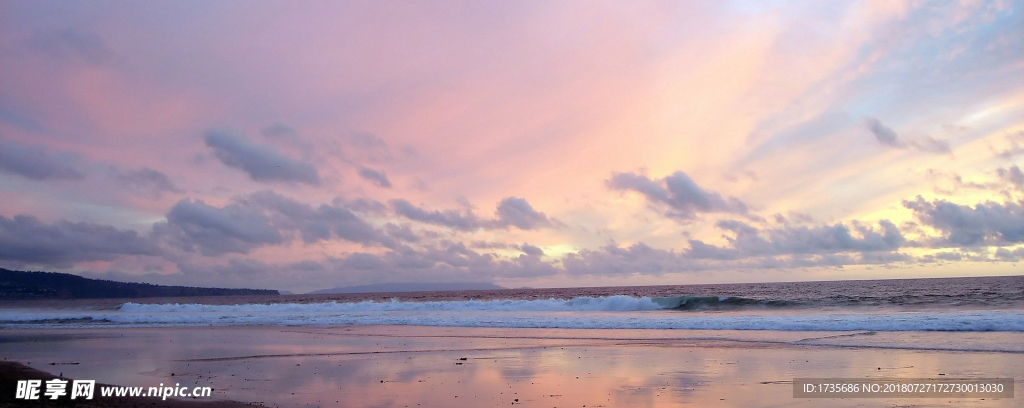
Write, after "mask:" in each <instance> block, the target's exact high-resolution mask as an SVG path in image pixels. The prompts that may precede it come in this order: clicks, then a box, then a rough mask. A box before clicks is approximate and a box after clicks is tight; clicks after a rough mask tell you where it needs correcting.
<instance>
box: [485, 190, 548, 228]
mask: <svg viewBox="0 0 1024 408" xmlns="http://www.w3.org/2000/svg"><path fill="white" fill-rule="evenodd" d="M495 215H496V216H497V217H498V218H497V220H496V221H495V222H494V223H495V224H496V225H497V226H499V227H507V226H509V225H512V226H515V227H516V228H519V229H521V230H530V229H536V228H542V227H548V226H551V220H549V219H548V217H547V216H546V215H544V213H542V212H539V211H537V210H534V209H533V207H532V206H530V203H528V202H526V199H523V198H519V197H506V198H505V199H503V200H501V202H499V203H498V209H497V211H495Z"/></svg>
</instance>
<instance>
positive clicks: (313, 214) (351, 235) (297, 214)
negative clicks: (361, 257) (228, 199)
mask: <svg viewBox="0 0 1024 408" xmlns="http://www.w3.org/2000/svg"><path fill="white" fill-rule="evenodd" d="M236 201H238V202H239V203H240V204H243V205H245V206H247V207H249V208H252V209H254V210H256V211H260V212H263V213H265V214H266V215H267V216H268V217H270V219H271V220H272V221H273V224H274V225H275V226H277V227H278V228H280V229H281V230H287V231H299V233H300V235H301V236H302V240H303V241H304V242H305V243H314V242H317V241H321V240H329V239H333V238H340V239H343V240H346V241H350V242H356V243H361V244H363V245H367V246H372V245H376V244H381V245H385V246H389V247H391V246H394V245H395V241H394V240H393V239H391V238H389V237H388V236H387V235H386V234H384V233H383V232H381V231H379V230H377V229H376V228H374V227H373V226H371V225H370V224H369V223H367V222H366V221H364V220H363V219H362V218H361V217H359V215H357V214H356V213H355V211H353V210H352V209H350V208H349V207H348V205H347V204H346V203H345V202H344V200H335V201H334V202H333V203H332V204H321V205H319V206H316V207H314V206H312V205H309V204H304V203H300V202H298V201H295V200H292V199H290V198H288V197H285V196H283V195H280V194H278V193H275V192H272V191H262V192H258V193H254V194H250V195H248V196H244V197H240V198H238V199H236Z"/></svg>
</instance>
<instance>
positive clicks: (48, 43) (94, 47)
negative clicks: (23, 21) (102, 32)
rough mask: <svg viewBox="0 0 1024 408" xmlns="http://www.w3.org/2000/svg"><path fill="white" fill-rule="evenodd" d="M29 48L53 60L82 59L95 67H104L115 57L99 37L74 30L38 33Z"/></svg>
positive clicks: (30, 41)
mask: <svg viewBox="0 0 1024 408" xmlns="http://www.w3.org/2000/svg"><path fill="white" fill-rule="evenodd" d="M28 46H29V48H31V49H33V50H35V51H38V52H42V53H45V54H47V55H49V56H50V57H52V58H56V59H66V58H74V59H81V60H84V61H86V62H88V63H90V64H93V65H103V64H105V63H107V62H109V61H110V60H112V59H113V55H114V54H113V53H112V52H110V49H108V48H107V46H106V44H105V43H104V41H103V38H101V37H100V36H99V35H96V34H95V33H91V32H82V31H77V30H72V29H64V30H60V31H47V32H37V33H35V34H34V35H33V36H32V38H31V39H30V40H29V41H28Z"/></svg>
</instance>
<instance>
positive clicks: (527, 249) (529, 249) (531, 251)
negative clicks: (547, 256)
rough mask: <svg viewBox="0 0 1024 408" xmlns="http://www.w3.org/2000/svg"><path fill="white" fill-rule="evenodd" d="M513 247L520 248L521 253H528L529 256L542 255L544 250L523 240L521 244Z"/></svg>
mask: <svg viewBox="0 0 1024 408" xmlns="http://www.w3.org/2000/svg"><path fill="white" fill-rule="evenodd" d="M514 247H515V248H516V249H518V250H520V251H523V253H524V254H526V255H530V256H541V255H544V250H543V249H540V247H537V246H534V245H530V244H527V243H525V242H524V243H523V244H522V245H515V246H514Z"/></svg>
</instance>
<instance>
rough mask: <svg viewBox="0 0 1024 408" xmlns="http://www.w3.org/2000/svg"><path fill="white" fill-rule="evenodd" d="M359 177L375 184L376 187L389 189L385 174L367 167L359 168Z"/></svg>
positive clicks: (389, 182)
mask: <svg viewBox="0 0 1024 408" xmlns="http://www.w3.org/2000/svg"><path fill="white" fill-rule="evenodd" d="M359 177H362V178H364V179H366V180H369V181H371V182H373V184H376V185H377V186H378V187H383V188H391V181H389V180H388V176H387V174H384V173H383V172H380V171H377V170H374V169H371V168H367V167H360V168H359Z"/></svg>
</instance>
